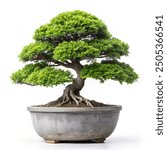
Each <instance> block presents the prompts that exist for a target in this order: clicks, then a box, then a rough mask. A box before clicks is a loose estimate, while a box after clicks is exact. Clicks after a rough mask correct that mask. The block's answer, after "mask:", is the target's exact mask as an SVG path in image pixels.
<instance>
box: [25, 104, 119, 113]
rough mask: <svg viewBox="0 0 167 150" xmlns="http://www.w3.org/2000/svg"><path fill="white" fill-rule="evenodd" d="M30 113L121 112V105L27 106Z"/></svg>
mask: <svg viewBox="0 0 167 150" xmlns="http://www.w3.org/2000/svg"><path fill="white" fill-rule="evenodd" d="M27 110H28V111H30V112H97V111H116V112H119V111H120V110H122V106H121V105H108V106H105V107H37V106H29V107H27Z"/></svg>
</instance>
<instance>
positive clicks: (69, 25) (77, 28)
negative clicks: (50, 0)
mask: <svg viewBox="0 0 167 150" xmlns="http://www.w3.org/2000/svg"><path fill="white" fill-rule="evenodd" d="M89 35H91V36H93V37H94V36H98V37H101V38H109V37H110V36H111V35H110V34H109V32H108V31H107V27H106V25H105V24H104V23H103V22H102V21H101V20H99V19H98V18H97V17H95V16H93V15H91V14H88V13H86V12H83V11H80V10H75V11H70V12H64V13H61V14H59V15H58V16H56V17H55V18H53V19H52V20H51V21H50V23H48V24H45V25H42V26H41V27H40V28H38V29H37V30H36V31H35V34H34V39H35V40H44V41H45V40H49V39H54V40H57V41H64V40H69V39H70V40H76V39H77V38H79V37H87V36H89Z"/></svg>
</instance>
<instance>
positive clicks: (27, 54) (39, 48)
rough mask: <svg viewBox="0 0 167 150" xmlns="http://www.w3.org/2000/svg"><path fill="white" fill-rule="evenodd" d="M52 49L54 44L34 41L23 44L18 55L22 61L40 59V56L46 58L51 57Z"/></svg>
mask: <svg viewBox="0 0 167 150" xmlns="http://www.w3.org/2000/svg"><path fill="white" fill-rule="evenodd" d="M53 50H54V46H53V45H52V44H50V43H49V42H35V43H30V44H29V45H27V46H24V48H23V50H22V52H21V53H20V55H19V58H20V60H22V61H33V60H37V59H41V57H42V58H43V59H44V58H48V57H51V56H50V55H51V54H52V52H53Z"/></svg>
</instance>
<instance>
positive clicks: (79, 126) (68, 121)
mask: <svg viewBox="0 0 167 150" xmlns="http://www.w3.org/2000/svg"><path fill="white" fill-rule="evenodd" d="M27 109H28V111H30V114H31V118H32V123H33V126H34V129H35V130H36V132H37V133H38V135H39V136H40V137H42V138H43V139H45V140H46V141H47V142H48V143H55V142H59V141H88V140H94V141H96V142H104V140H105V138H107V137H108V136H110V134H111V133H112V132H113V131H114V129H115V127H116V124H117V121H118V117H119V112H120V110H121V109H122V106H118V105H110V106H107V107H94V108H90V107H79V108H77V107H66V108H65V107H28V108H27Z"/></svg>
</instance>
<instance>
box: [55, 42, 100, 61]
mask: <svg viewBox="0 0 167 150" xmlns="http://www.w3.org/2000/svg"><path fill="white" fill-rule="evenodd" d="M99 55H100V52H99V50H98V49H97V48H94V47H93V46H90V45H88V44H87V43H86V42H84V41H70V42H63V43H61V44H59V45H58V46H57V47H56V48H55V51H54V56H53V58H54V59H56V60H60V61H61V62H64V61H66V60H73V59H80V60H83V59H86V58H87V59H88V58H94V57H97V56H99Z"/></svg>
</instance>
